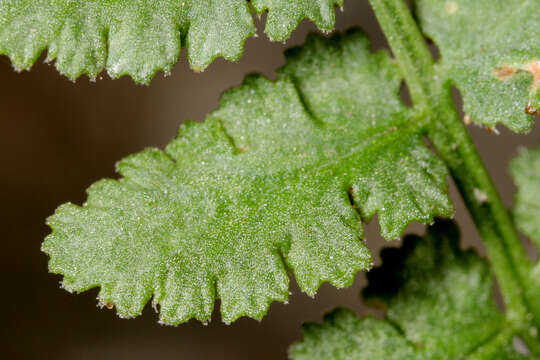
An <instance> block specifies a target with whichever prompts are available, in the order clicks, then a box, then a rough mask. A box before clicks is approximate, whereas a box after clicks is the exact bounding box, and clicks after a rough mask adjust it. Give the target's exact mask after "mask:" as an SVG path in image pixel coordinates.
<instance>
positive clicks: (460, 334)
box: [290, 221, 521, 360]
mask: <svg viewBox="0 0 540 360" xmlns="http://www.w3.org/2000/svg"><path fill="white" fill-rule="evenodd" d="M458 238H459V233H458V230H457V227H456V226H455V224H454V223H452V222H450V221H446V222H437V223H436V225H435V226H433V227H431V228H430V229H429V231H428V234H427V236H425V237H419V236H409V237H406V238H405V240H404V244H403V246H402V247H401V248H399V249H398V248H387V249H384V250H383V252H382V253H381V257H382V259H383V265H382V266H381V267H380V268H376V269H374V270H372V271H371V272H369V273H368V280H369V286H368V287H367V288H366V289H365V291H364V295H365V297H366V298H367V299H368V300H369V301H371V302H373V303H379V304H384V305H385V306H386V308H387V314H386V319H385V320H378V319H375V318H372V317H367V318H363V319H359V318H358V317H357V316H356V315H355V314H353V313H352V312H351V311H348V310H343V309H338V310H335V311H334V312H333V313H331V314H328V315H326V317H325V321H324V322H323V323H322V324H307V325H305V326H304V339H303V340H302V341H301V342H299V343H298V344H295V345H294V346H293V347H292V348H291V351H290V354H291V357H292V358H293V359H295V360H303V359H309V360H322V359H328V360H345V359H354V360H371V359H395V360H407V359H411V360H412V359H414V360H422V359H426V360H427V359H429V360H433V359H475V360H480V359H482V360H494V359H499V360H508V359H519V358H521V356H520V355H519V354H517V353H516V352H515V350H514V349H513V346H512V340H513V337H512V334H511V333H509V332H508V331H507V330H510V327H508V326H507V325H506V324H505V323H504V315H503V314H501V313H500V312H499V311H498V310H497V307H496V305H495V302H494V300H493V280H492V277H491V275H490V270H489V266H488V265H487V263H486V262H485V261H484V260H482V259H480V258H479V257H478V256H477V255H476V253H474V252H473V251H466V252H463V251H461V250H460V249H459V241H458Z"/></svg>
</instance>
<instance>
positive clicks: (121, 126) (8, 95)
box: [0, 0, 540, 359]
mask: <svg viewBox="0 0 540 360" xmlns="http://www.w3.org/2000/svg"><path fill="white" fill-rule="evenodd" d="M337 14H338V15H337V18H338V20H337V24H338V25H337V27H338V29H345V28H347V27H350V26H352V25H361V26H362V27H363V28H364V29H365V30H366V31H367V33H368V34H369V35H370V36H371V38H372V42H373V48H374V49H379V48H381V47H385V46H386V44H385V42H384V39H383V37H382V34H381V31H380V29H379V28H378V25H377V24H376V22H375V19H374V16H373V13H372V12H371V10H370V9H369V6H368V5H367V1H353V0H349V1H347V2H346V5H345V12H343V13H342V12H341V11H339V10H338V11H337ZM263 21H264V20H263ZM261 24H262V22H261V23H259V27H261ZM314 29H315V28H314V26H313V25H312V24H310V23H308V22H304V23H302V25H301V26H300V28H299V29H298V30H297V31H296V32H295V33H294V34H293V36H292V38H291V39H290V40H289V41H288V42H287V43H286V44H278V43H271V42H269V41H268V40H267V38H266V36H264V35H263V34H262V33H260V36H259V37H258V38H253V39H250V40H248V41H247V44H246V52H245V54H244V56H243V58H242V60H241V61H239V62H238V63H236V64H234V63H228V62H225V61H221V60H218V61H217V62H216V63H214V64H213V65H212V66H210V68H209V69H208V70H206V71H205V72H204V73H202V74H194V73H193V72H191V71H190V70H189V69H188V66H187V64H186V61H185V60H184V59H182V60H181V62H180V63H179V64H178V65H177V66H176V68H175V69H174V71H173V72H172V76H170V77H168V78H164V77H163V76H162V75H161V74H158V76H157V77H156V79H155V80H154V81H153V82H152V84H151V86H149V87H147V86H138V85H134V84H133V82H132V81H131V80H130V79H129V78H123V79H120V80H115V81H112V80H109V79H105V80H100V81H98V82H97V83H90V82H89V81H88V80H87V79H86V78H84V79H80V80H78V81H77V82H76V83H72V82H71V81H69V80H67V79H66V78H64V77H62V76H60V75H59V74H58V73H57V72H56V70H55V69H54V68H53V67H52V66H48V65H45V64H43V63H42V61H40V62H39V64H38V65H36V66H35V67H34V68H33V69H32V71H30V72H23V73H21V74H17V73H15V72H14V71H13V70H12V68H11V65H10V62H9V60H8V58H6V57H0V116H1V117H2V124H3V126H2V131H1V134H0V163H1V166H0V171H1V176H0V199H1V203H2V206H1V210H0V215H1V221H2V224H1V229H2V237H1V240H2V247H1V255H0V256H1V262H0V271H1V274H2V275H1V276H2V296H1V302H2V304H0V309H1V310H0V311H1V314H2V317H1V322H2V334H1V337H0V353H3V354H7V355H8V357H5V358H10V359H12V358H15V359H43V358H51V359H74V358H77V359H122V358H126V359H127V358H129V359H148V358H159V359H284V358H286V350H287V347H288V345H289V344H290V343H291V342H293V341H295V340H296V339H299V337H300V324H301V323H303V322H305V321H318V320H320V319H321V315H322V314H323V313H324V312H326V311H329V310H331V309H332V308H334V307H335V306H338V305H343V306H349V307H352V308H353V309H355V310H356V311H357V312H359V313H366V310H365V309H364V308H363V305H362V303H361V302H360V299H359V290H360V289H361V287H362V286H363V285H364V284H365V278H364V275H363V274H360V275H358V278H357V281H356V282H355V284H354V285H353V286H352V287H350V288H348V289H344V290H337V289H335V288H332V287H331V286H327V285H325V286H323V287H322V289H321V291H320V293H319V294H318V295H317V296H316V298H315V299H312V298H309V297H307V296H306V295H305V294H302V293H301V292H299V291H298V290H297V289H296V288H295V289H294V294H293V296H291V298H290V303H289V304H288V305H283V304H274V305H272V307H271V309H270V312H269V315H268V316H267V317H266V318H265V319H264V320H263V321H262V322H260V323H259V322H257V321H253V320H250V319H241V320H240V321H238V322H236V323H234V324H233V325H230V326H226V325H224V324H222V323H221V322H220V321H219V315H218V314H214V321H213V322H212V323H211V324H210V325H208V326H203V325H201V324H199V323H197V322H190V323H188V324H185V325H182V326H179V327H176V328H174V327H162V326H160V325H158V324H157V316H156V314H155V313H154V312H153V310H151V309H150V308H149V307H148V308H147V309H146V310H145V312H144V314H143V315H142V316H140V317H139V318H137V319H134V320H121V319H119V318H117V317H116V316H115V315H114V312H111V311H108V310H106V309H103V310H100V309H99V308H96V299H95V298H96V295H97V291H96V290H92V291H89V292H87V293H84V294H81V295H70V294H69V293H67V292H66V291H64V290H62V289H60V287H59V280H60V277H59V276H56V275H51V274H48V273H47V258H46V256H45V255H44V254H42V253H41V252H40V245H41V241H42V239H43V238H44V236H45V235H46V234H47V233H48V228H47V227H46V226H45V224H44V222H45V218H46V217H47V216H49V215H51V214H52V213H53V211H54V209H55V208H56V207H57V206H58V205H59V204H61V203H63V202H66V201H72V202H75V203H79V204H80V203H82V202H83V201H84V199H85V192H84V189H86V188H87V187H88V186H89V185H90V184H91V183H92V182H94V181H96V180H98V179H100V178H102V177H109V176H114V171H113V169H114V163H115V162H116V161H117V160H119V159H120V158H122V157H123V156H126V155H128V154H130V153H133V152H137V151H139V150H141V149H143V148H144V147H146V146H160V147H163V146H164V145H165V144H166V143H167V142H168V141H169V140H170V139H171V138H172V137H174V136H175V134H176V131H177V128H178V126H179V125H180V124H181V123H182V122H183V121H184V120H186V119H194V120H201V119H203V118H204V116H205V114H207V113H208V112H209V111H211V110H213V109H215V108H216V106H217V101H218V98H219V94H220V93H221V92H222V91H223V90H225V89H227V88H229V87H232V86H234V85H237V84H239V83H240V82H241V81H242V79H243V77H244V75H245V74H247V73H250V72H262V73H264V74H266V75H267V76H269V77H273V75H274V71H275V69H276V68H278V67H279V66H281V65H283V63H284V58H283V55H282V50H283V49H284V48H287V47H290V46H292V45H297V44H302V42H303V41H304V38H305V36H306V34H307V33H308V32H310V31H313V30H314ZM470 130H471V133H472V135H473V137H474V141H475V142H476V143H477V144H478V146H479V148H480V152H481V154H482V156H483V157H484V159H485V161H486V163H487V166H488V168H489V170H490V172H491V173H492V174H493V175H494V177H495V182H496V184H497V186H498V188H499V189H500V190H501V191H502V193H503V197H504V200H505V201H506V202H507V204H508V205H510V204H511V200H512V194H513V192H514V187H513V185H512V182H511V180H510V178H509V176H508V173H507V171H506V168H507V163H508V160H509V159H510V158H511V157H512V156H513V155H514V154H515V153H516V150H517V148H518V147H519V146H520V145H525V146H531V145H534V144H537V143H539V142H540V141H539V140H540V131H539V130H538V129H536V130H535V131H533V132H531V133H530V134H528V135H521V136H518V135H513V134H510V133H509V132H508V131H506V130H504V129H501V135H499V136H496V135H494V134H489V133H487V132H486V131H484V130H482V129H480V128H477V127H474V126H473V127H471V128H470ZM452 192H453V198H454V199H455V201H456V208H457V216H456V218H457V220H458V221H459V223H460V224H461V225H462V228H463V232H464V235H465V240H464V244H465V245H475V246H477V245H478V237H477V234H476V232H475V230H474V229H473V227H472V225H471V221H470V219H469V217H468V215H467V213H466V211H465V210H464V208H463V206H462V204H461V202H460V200H459V198H458V197H457V196H455V195H456V194H455V191H454V190H452ZM412 230H416V231H422V227H421V226H418V225H416V226H413V227H412ZM368 239H369V246H370V248H372V249H373V250H374V252H376V253H378V249H380V247H381V246H383V245H384V243H383V242H382V240H380V238H379V237H378V236H377V226H376V224H375V223H372V224H370V225H369V227H368ZM390 245H391V246H397V245H398V243H396V242H394V243H391V244H390ZM480 251H482V249H481V248H480ZM377 262H378V259H377Z"/></svg>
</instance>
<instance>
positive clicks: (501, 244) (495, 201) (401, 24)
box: [370, 0, 531, 327]
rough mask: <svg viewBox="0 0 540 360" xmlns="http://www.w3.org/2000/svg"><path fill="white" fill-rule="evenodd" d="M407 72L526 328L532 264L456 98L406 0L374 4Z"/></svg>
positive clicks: (508, 301) (507, 298)
mask: <svg viewBox="0 0 540 360" xmlns="http://www.w3.org/2000/svg"><path fill="white" fill-rule="evenodd" d="M370 3H371V5H372V7H373V10H374V11H375V14H376V16H377V19H378V20H379V23H380V25H381V27H382V29H383V31H384V33H385V35H386V36H387V39H388V42H389V43H390V47H391V49H392V51H393V53H394V55H395V57H396V59H397V60H398V62H399V65H400V68H401V70H402V72H403V75H404V77H405V80H406V82H407V85H408V87H409V91H410V93H411V98H412V100H413V103H414V106H415V110H416V111H417V112H418V115H419V117H420V118H423V119H425V120H426V121H428V126H427V129H428V131H427V134H428V137H429V139H430V140H431V141H432V143H433V145H434V146H435V148H436V150H437V151H438V153H439V155H440V156H441V158H442V159H443V160H444V161H445V163H446V164H447V166H448V167H449V169H450V172H451V174H452V177H453V178H454V181H455V183H456V185H457V187H458V189H459V191H460V192H461V195H462V197H463V199H464V201H465V204H466V205H467V207H468V209H469V211H470V213H471V216H472V218H473V220H474V222H475V224H476V226H477V228H478V231H479V232H480V234H481V236H482V239H483V240H484V245H485V247H486V250H487V253H488V257H489V260H490V262H491V264H492V268H493V271H494V273H495V275H496V276H497V279H498V282H499V285H500V288H501V292H502V294H503V298H504V302H505V305H506V308H507V317H508V320H509V322H510V323H512V324H514V326H516V327H522V326H526V325H525V324H526V323H528V321H527V319H529V318H530V316H528V314H529V313H530V311H529V310H528V306H527V301H526V299H525V295H524V290H523V286H522V284H523V283H524V282H525V281H526V279H527V278H528V276H530V275H529V274H530V269H531V261H530V260H529V258H528V257H527V254H526V253H525V250H524V248H523V244H522V243H521V240H520V238H519V236H518V234H517V231H516V229H515V227H514V224H513V222H512V220H511V219H510V217H509V215H508V212H507V211H506V208H505V206H504V204H503V202H502V200H501V198H500V195H499V193H498V192H497V190H496V188H495V186H494V184H493V181H492V180H491V177H490V176H489V174H488V172H487V170H486V168H485V166H484V164H483V162H482V160H481V158H480V156H479V155H478V152H477V150H476V148H475V146H474V144H473V143H472V141H471V138H470V136H469V134H468V132H467V129H466V128H465V126H464V124H463V122H462V121H461V119H460V117H459V115H458V113H457V111H456V108H455V106H454V104H453V101H452V98H451V89H450V85H449V84H446V83H443V82H441V80H440V79H439V78H438V77H437V76H436V74H435V70H434V66H433V62H434V61H433V58H432V56H431V54H430V52H429V49H428V48H427V46H426V43H425V41H424V38H423V36H422V34H421V33H420V31H419V29H418V26H417V24H416V22H415V21H414V19H413V18H412V16H411V13H410V11H409V9H408V7H407V5H406V4H405V3H404V1H403V0H370Z"/></svg>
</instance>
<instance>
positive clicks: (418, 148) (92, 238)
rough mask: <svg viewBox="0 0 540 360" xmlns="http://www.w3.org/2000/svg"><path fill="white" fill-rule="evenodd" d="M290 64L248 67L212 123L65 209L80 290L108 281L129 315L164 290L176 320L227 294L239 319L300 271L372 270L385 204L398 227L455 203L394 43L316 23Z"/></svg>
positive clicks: (53, 245) (57, 218) (301, 278)
mask: <svg viewBox="0 0 540 360" xmlns="http://www.w3.org/2000/svg"><path fill="white" fill-rule="evenodd" d="M288 62H289V65H287V66H286V67H285V68H284V69H282V71H281V72H280V76H279V77H280V79H279V80H277V81H276V82H271V81H269V80H266V79H264V78H262V77H260V76H251V77H249V78H247V79H246V80H245V82H244V84H243V85H242V86H240V87H238V88H235V89H233V90H230V91H228V92H227V93H226V94H225V95H224V96H223V98H222V100H221V105H220V108H219V109H218V110H217V111H215V112H213V113H212V114H210V115H209V116H208V118H207V120H206V121H205V122H204V123H187V124H185V125H183V126H182V127H181V129H180V134H179V136H178V137H177V138H176V139H175V140H173V141H172V142H171V143H170V144H169V145H168V146H167V147H166V149H165V150H164V151H162V150H158V149H147V150H145V151H143V152H141V153H139V154H135V155H133V156H130V157H128V158H126V159H124V160H122V161H120V162H119V163H118V166H117V169H118V172H119V173H120V175H121V176H122V178H121V179H120V180H111V179H106V180H101V181H99V182H97V183H95V184H94V185H92V186H91V187H90V189H89V190H88V200H87V202H86V203H85V204H84V205H83V206H82V207H80V206H76V205H73V204H65V205H62V206H61V207H60V208H59V209H58V210H57V211H56V213H55V215H54V216H52V217H50V218H49V220H48V223H49V225H50V226H51V228H52V229H53V232H52V233H51V234H50V235H49V236H48V237H47V238H46V240H45V242H44V244H43V250H44V251H45V252H46V253H47V254H49V256H50V262H49V268H50V271H51V272H54V273H58V274H63V275H64V280H63V286H64V287H65V288H66V289H67V290H69V291H77V292H79V291H84V290H87V289H90V288H93V287H97V286H99V287H101V290H100V292H99V299H100V301H101V302H102V303H103V304H108V305H109V306H112V305H113V304H114V305H115V306H116V308H117V310H118V313H119V314H120V315H121V316H125V317H131V316H135V315H138V314H139V313H140V312H141V310H142V309H143V307H144V305H145V304H146V303H147V302H148V301H149V299H150V298H152V297H153V302H154V304H156V305H159V307H160V318H161V321H163V322H164V323H167V324H178V323H181V322H185V321H187V320H189V319H190V318H197V319H199V320H201V321H206V320H207V319H209V318H210V315H211V313H212V309H213V306H214V302H215V299H217V298H219V299H221V313H222V317H223V319H224V321H226V322H230V321H233V320H235V319H237V318H238V317H240V316H243V315H246V316H250V317H253V318H257V319H259V318H261V317H262V316H263V315H264V314H265V313H266V311H267V309H268V306H269V304H270V302H272V301H276V300H279V301H284V300H286V299H287V297H288V291H289V278H288V274H287V271H291V272H292V273H294V276H295V277H296V281H297V282H298V284H299V286H300V288H301V289H302V290H304V291H305V292H307V293H308V294H314V293H315V292H316V291H317V289H318V287H319V286H320V285H321V283H322V282H325V281H326V282H330V283H331V284H333V285H335V286H337V287H343V286H347V285H349V284H351V282H352V281H353V279H354V276H355V274H356V272H357V271H359V270H361V269H368V268H370V267H371V257H370V254H369V252H368V250H367V248H366V246H365V245H364V243H363V242H362V241H361V239H362V225H361V220H365V221H367V220H369V218H370V217H371V216H373V215H374V214H375V213H378V218H379V222H380V226H381V231H382V234H383V235H384V236H385V237H386V238H387V239H394V238H396V237H398V236H399V235H400V234H401V232H402V231H403V230H404V229H405V227H406V226H407V224H409V223H410V222H412V221H421V222H425V223H426V222H431V221H432V219H433V217H434V216H435V215H444V216H452V214H453V209H452V205H451V203H450V201H449V199H448V197H447V182H446V176H447V172H446V169H445V168H444V166H443V164H442V163H441V162H440V161H439V160H438V159H437V158H436V157H435V156H434V155H433V154H432V153H431V152H430V151H429V150H428V149H427V148H426V147H425V145H424V142H423V140H422V136H421V129H419V128H418V127H416V126H415V125H414V122H412V121H411V120H410V119H408V118H407V116H408V110H407V108H406V107H405V106H403V105H402V104H401V103H400V100H399V97H398V91H399V86H400V81H401V77H400V75H399V73H398V68H397V66H395V64H393V63H392V61H391V60H390V58H389V57H388V55H387V54H386V53H384V52H380V53H377V54H374V55H372V54H371V53H370V51H369V43H368V41H367V39H366V38H365V37H364V36H363V34H361V33H360V32H353V33H349V34H348V35H343V36H341V35H340V36H335V37H333V38H332V39H330V40H323V39H322V38H320V37H317V36H311V37H309V38H308V40H307V44H306V46H305V48H303V49H300V50H293V51H292V52H291V54H290V55H289V60H288ZM299 69H303V71H299ZM293 74H294V75H295V76H292V75H293ZM381 84H384V85H385V86H380V85H381ZM373 89H377V90H373ZM322 103H324V106H322ZM312 104H319V105H313V106H312ZM319 106H320V107H319ZM351 202H353V203H354V206H353V205H352V204H351Z"/></svg>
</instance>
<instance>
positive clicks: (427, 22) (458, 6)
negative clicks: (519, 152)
mask: <svg viewBox="0 0 540 360" xmlns="http://www.w3.org/2000/svg"><path fill="white" fill-rule="evenodd" d="M416 4H417V5H416V6H417V15H418V17H419V19H420V22H421V25H422V28H423V30H424V31H425V33H426V34H427V35H428V36H429V37H431V38H432V39H433V40H434V41H435V43H436V45H438V47H439V50H440V54H441V63H440V66H439V69H438V70H439V73H440V75H441V77H443V78H447V79H450V80H451V81H452V82H453V83H454V84H455V85H456V87H457V88H458V89H459V90H460V92H461V94H462V96H463V106H464V110H465V113H466V114H467V116H468V117H469V118H470V120H472V121H474V122H477V123H480V124H484V125H487V126H490V127H495V126H496V125H497V124H498V123H501V124H504V125H505V126H507V127H508V128H510V129H512V130H514V131H516V132H524V131H527V130H529V129H530V128H531V126H532V117H531V114H535V113H536V114H540V36H539V35H538V34H539V33H540V17H539V16H538V14H539V9H540V0H417V2H416Z"/></svg>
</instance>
